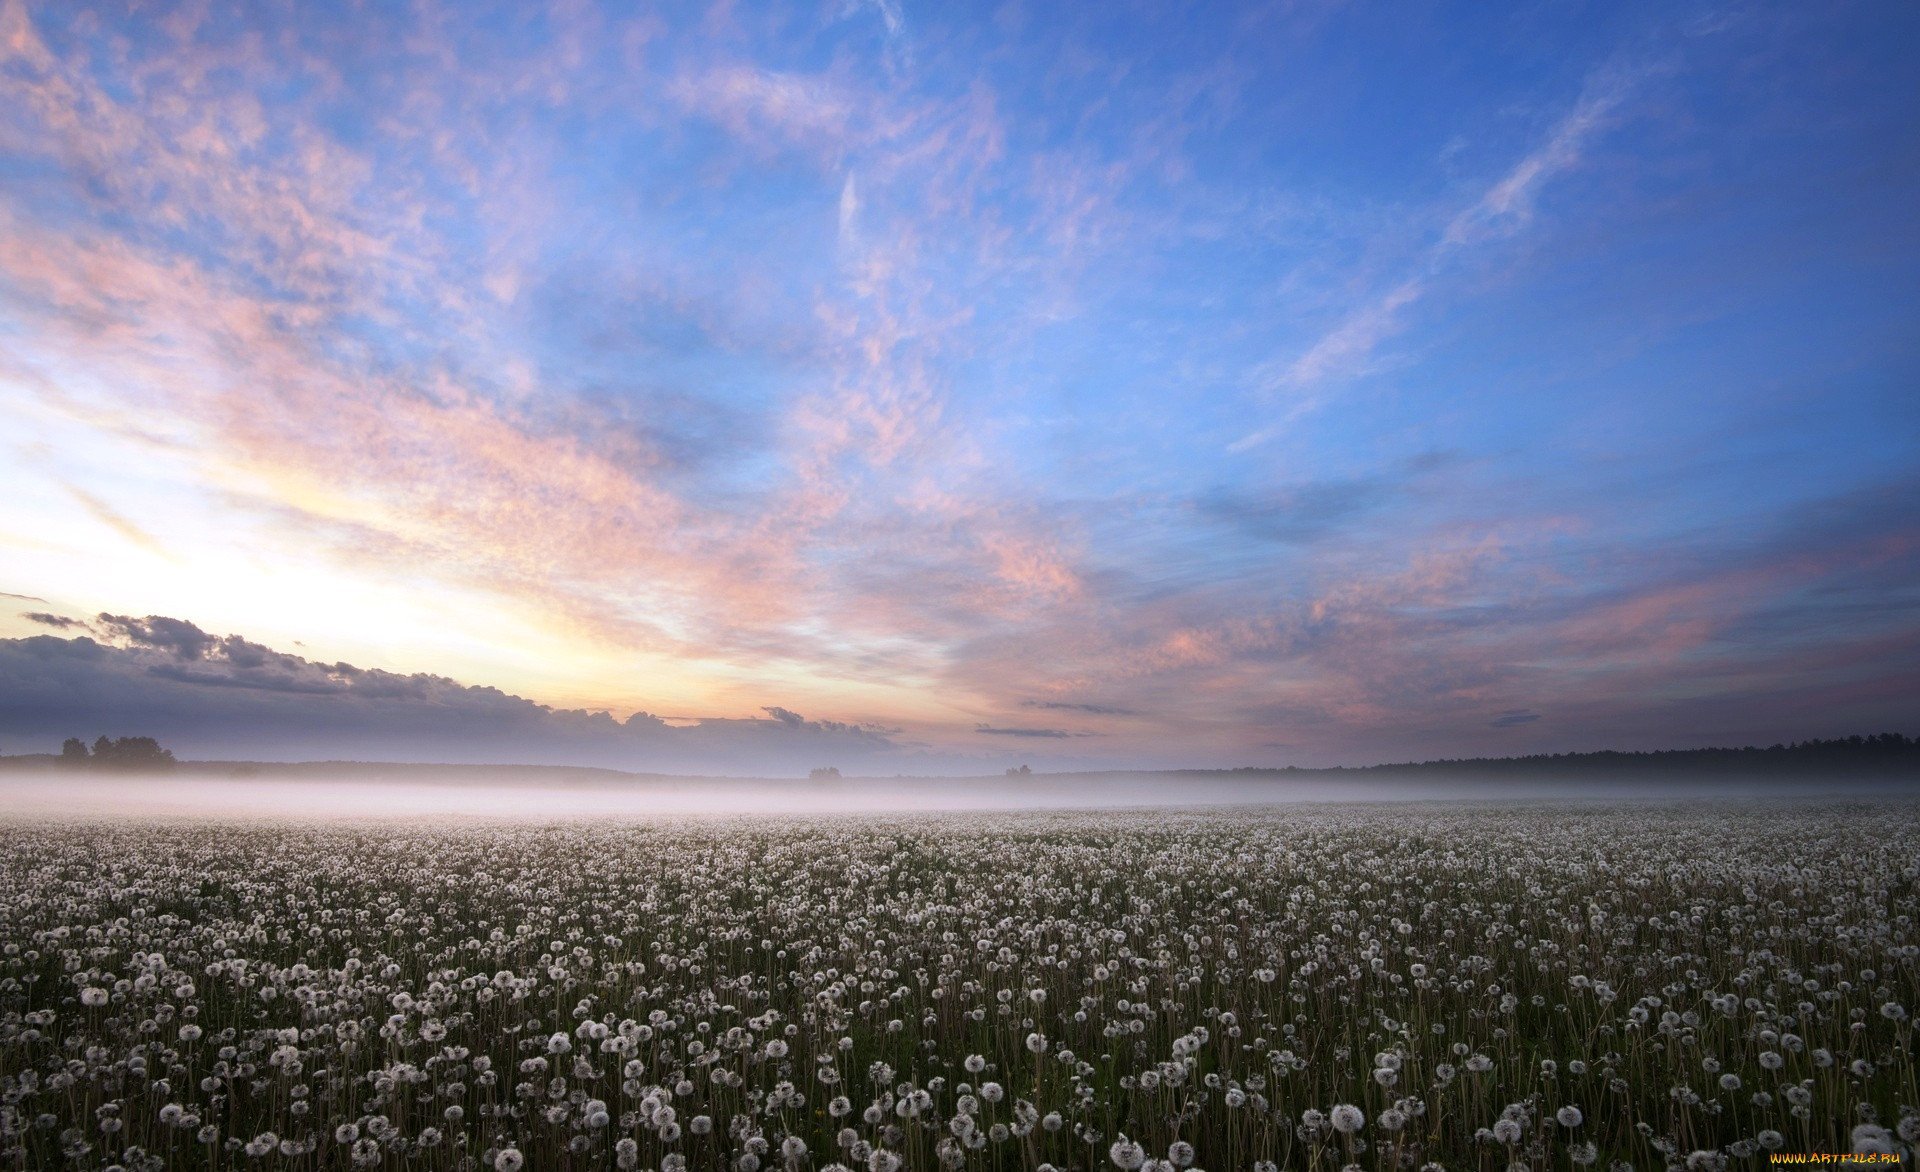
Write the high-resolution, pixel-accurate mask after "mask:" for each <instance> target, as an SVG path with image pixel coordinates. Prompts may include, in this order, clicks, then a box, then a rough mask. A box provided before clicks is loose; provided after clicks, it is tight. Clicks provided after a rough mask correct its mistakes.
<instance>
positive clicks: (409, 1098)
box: [0, 802, 1920, 1172]
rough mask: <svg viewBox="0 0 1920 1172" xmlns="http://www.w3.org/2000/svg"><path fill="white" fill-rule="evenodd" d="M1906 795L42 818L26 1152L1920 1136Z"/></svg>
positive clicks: (30, 946) (1642, 1144)
mask: <svg viewBox="0 0 1920 1172" xmlns="http://www.w3.org/2000/svg"><path fill="white" fill-rule="evenodd" d="M1916 812H1917V811H1916V807H1915V806H1914V805H1912V804H1911V803H1899V802H1875V803H1857V804H1851V805H1837V804H1833V803H1826V804H1819V805H1814V804H1797V805H1796V804H1789V803H1749V804H1748V805H1747V806H1745V807H1736V806H1732V805H1727V804H1707V803H1699V804H1665V805H1659V804H1619V805H1612V806H1602V805H1582V804H1579V803H1565V804H1508V805H1504V806H1503V805H1490V804H1454V805H1445V804H1430V805H1418V804H1400V805H1391V806H1390V805H1346V806H1321V807H1308V806H1295V807H1278V808H1268V809H1238V810H1221V811H1192V812H1172V811H1166V810H1154V811H1135V812H1126V811H1114V812H1090V811H1081V812H1057V813H1045V812H1025V813H1017V814H1013V813H1008V814H983V813H955V814H947V815H942V816H912V815H878V814H876V815H867V816H855V815H845V814H841V815H835V816H831V817H826V816H820V817H802V816H791V817H783V818H780V819H757V820H699V819H678V820H661V821H655V822H605V821H596V820H593V819H592V818H591V817H590V816H584V812H582V813H583V816H580V817H575V818H572V819H570V820H567V821H561V822H555V823H552V824H546V825H505V824H480V825H474V824H468V825H454V824H447V823H437V822H433V821H430V820H418V821H405V822H393V821H383V822H373V823H348V822H337V821H336V822H327V821H315V822H310V823H298V822H293V821H288V822H284V823H275V824H260V823H247V822H236V821H224V822H216V821H185V820H170V821H158V822H156V821H141V822H137V823H136V822H132V821H128V822H114V821H111V820H93V819H89V820H84V821H73V820H59V819H15V820H13V821H11V822H8V823H5V824H0V1092H4V1094H3V1099H0V1168H8V1169H68V1168H72V1169H101V1168H124V1169H162V1168H166V1169H172V1168H219V1169H228V1168H258V1169H313V1168H391V1169H399V1168H408V1169H447V1170H453V1169H490V1170H497V1172H519V1170H522V1169H530V1170H534V1172H540V1170H544V1169H589V1168H593V1169H599V1168H618V1169H653V1170H658V1172H683V1170H686V1169H738V1170H740V1172H756V1170H773V1169H833V1168H840V1169H870V1170H872V1172H894V1170H899V1169H936V1168H980V1169H1012V1168H1023V1169H1027V1168H1048V1167H1052V1168H1055V1169H1089V1170H1091V1169H1112V1168H1120V1169H1126V1170H1129V1172H1131V1170H1134V1169H1151V1170H1154V1172H1164V1170H1165V1169H1168V1168H1203V1169H1214V1170H1216V1172H1218V1170H1220V1169H1235V1170H1246V1169H1252V1170H1255V1172H1268V1170H1271V1169H1275V1168H1290V1169H1291V1168H1322V1169H1330V1170H1333V1169H1344V1168H1361V1169H1397V1168H1407V1169H1424V1168H1434V1167H1443V1168H1458V1169H1519V1168H1524V1169H1547V1168H1568V1167H1571V1168H1581V1167H1597V1168H1615V1169H1624V1168H1627V1167H1631V1168H1635V1169H1664V1168H1672V1167H1679V1168H1686V1169H1717V1168H1740V1167H1764V1166H1766V1164H1767V1161H1768V1157H1769V1155H1770V1154H1772V1153H1775V1152H1780V1153H1797V1152H1807V1151H1853V1150H1860V1151H1881V1152H1885V1151H1896V1150H1909V1151H1910V1150H1911V1149H1912V1147H1913V1146H1914V1144H1915V1141H1916V1137H1920V1114H1916V1108H1920V1090H1916V1083H1915V1067H1914V1061H1913V1056H1912V1048H1911V1043H1912V1037H1913V1024H1912V1021H1911V1019H1910V1016H1909V1010H1910V1009H1911V1008H1912V1007H1914V1006H1915V1005H1916V1002H1920V927H1917V926H1916V924H1915V915H1916V913H1917V912H1920V819H1916V817H1915V813H1916ZM1909 1158H1910V1157H1909Z"/></svg>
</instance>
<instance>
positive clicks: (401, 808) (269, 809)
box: [0, 765, 1920, 824]
mask: <svg viewBox="0 0 1920 1172" xmlns="http://www.w3.org/2000/svg"><path fill="white" fill-rule="evenodd" d="M243 768H246V769H248V771H250V772H254V773H256V774H258V773H262V772H274V773H276V774H277V775H275V776H270V777H259V776H254V777H235V776H234V775H233V774H234V772H235V770H234V769H233V768H232V767H229V768H225V769H220V770H218V771H214V772H206V773H200V772H196V771H195V769H194V768H193V767H192V766H187V767H184V768H181V769H178V770H176V771H173V772H171V773H168V774H165V775H159V776H152V775H145V776H131V777H122V776H115V775H113V774H87V775H80V776H74V775H72V774H62V773H56V772H53V771H50V770H49V771H36V772H27V771H21V770H10V771H0V809H4V810H5V811H6V812H7V815H8V816H11V817H28V818H33V817H65V818H75V819H132V820H138V819H142V818H156V817H159V818H172V819H189V820H192V819H212V820H235V819H238V820H260V821H269V822H271V821H275V820H286V819H291V820H303V821H304V820H357V819H373V820H380V819H405V820H409V821H416V822H428V821H431V822H446V821H452V822H460V821H482V822H497V823H505V824H541V823H547V822H571V821H579V822H607V823H619V822H645V821H648V820H654V819H662V818H686V817H702V818H741V817H749V818H750V817H755V816H760V815H787V814H792V815H827V814H838V815H848V816H854V817H858V816H860V815H864V814H898V813H913V812H919V813H938V812H948V811H953V812H959V811H979V812H991V811H1013V810H1075V809H1079V810H1095V809H1119V808H1139V807H1155V808H1164V809H1169V810H1178V809H1200V808H1206V807H1217V806H1244V807H1285V806H1300V805H1320V804H1326V803H1354V802H1359V803H1378V802H1461V801H1472V802H1483V803H1495V804H1498V805H1501V806H1511V805H1515V804H1522V803H1524V804H1529V805H1545V806H1552V805H1555V804H1594V803H1608V802H1623V801H1625V802H1638V803H1649V802H1650V803H1656V804H1657V803H1669V802H1733V801H1742V800H1771V801H1774V802H1779V801H1785V800H1799V801H1822V800H1827V801H1832V800H1839V799H1845V798H1862V797H1897V796H1902V795H1913V794H1915V793H1920V776H1912V775H1909V776H1904V777H1867V778H1860V777H1850V778H1849V777H1839V778H1831V779H1824V780H1823V779H1817V778H1816V779H1808V778H1804V777H1795V778H1787V779H1782V778H1768V777H1738V776H1735V777H1718V778H1704V779H1702V778H1696V779H1691V780H1684V781H1678V782H1676V781H1674V780H1672V779H1664V780H1647V779H1635V778H1618V779H1612V780H1605V779H1599V780H1595V779H1585V780H1580V781H1573V782H1569V781H1567V780H1565V779H1551V778H1547V779H1527V778H1513V777H1480V778H1472V777H1467V778H1441V779H1435V778H1427V779H1413V780H1410V779H1380V778H1364V777H1362V778H1353V779H1344V780H1329V779H1325V778H1313V779H1305V780H1294V779H1287V778H1284V777H1273V776H1256V777H1249V778H1242V779H1234V778H1207V777H1195V776H1192V775H1181V774H1177V773H1166V774H1157V775H1156V774H1151V773H1126V774H1095V775H1069V776H1048V775H1044V774H1036V775H1032V776H1025V777H1018V778H1009V777H1004V776H998V777H994V776H989V777H967V778H936V777H902V778H838V779H832V780H824V781H821V780H804V779H793V778H769V779H753V778H737V777H728V778H713V777H704V778H703V777H672V778H634V777H626V778H621V777H594V776H591V775H589V776H586V777H569V776H567V775H566V772H565V771H556V770H551V769H549V770H535V769H528V770H524V771H517V770H514V769H512V768H510V767H509V768H494V769H489V770H487V771H485V772H484V773H482V772H477V771H471V770H463V769H461V768H459V767H457V766H440V767H431V768H429V769H424V770H423V769H408V768H407V767H404V766H401V767H393V766H389V767H385V768H383V767H380V766H358V767H347V768H337V769H336V770H335V771H333V772H330V771H329V768H328V767H327V766H325V765H317V766H301V767H295V768H290V769H284V770H280V771H274V770H272V768H271V767H259V766H254V767H243ZM422 773H426V774H429V775H430V776H429V777H428V778H422V777H421V776H420V775H421V774H422Z"/></svg>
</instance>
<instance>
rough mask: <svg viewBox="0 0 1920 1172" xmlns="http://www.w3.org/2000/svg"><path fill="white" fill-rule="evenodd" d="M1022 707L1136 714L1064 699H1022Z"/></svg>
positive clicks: (1115, 714)
mask: <svg viewBox="0 0 1920 1172" xmlns="http://www.w3.org/2000/svg"><path fill="white" fill-rule="evenodd" d="M1020 707H1022V708H1043V709H1051V710H1054V711H1059V712H1086V713H1091V714H1092V715H1094V716H1138V715H1139V713H1137V712H1135V711H1134V710H1133V709H1131V708H1116V707H1113V706H1111V705H1107V704H1075V703H1071V702H1069V701H1066V700H1022V701H1020Z"/></svg>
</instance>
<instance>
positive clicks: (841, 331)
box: [0, 0, 1920, 774]
mask: <svg viewBox="0 0 1920 1172" xmlns="http://www.w3.org/2000/svg"><path fill="white" fill-rule="evenodd" d="M1917 51H1920V9H1917V8H1915V6H1913V5H1911V4H1904V3H1893V2H1887V3H1834V4H1819V5H1809V4H1804V3H1797V2H1794V3H1780V4H1765V3H1753V4H1727V3H1690V2H1682V3H1657V4H1653V3H1649V4H1634V3H1604V4H1600V3H1596V4H1579V3H1569V2H1560V0H1556V2H1552V3H1538V4H1474V5H1439V4H1361V3H1351V4H1342V3H1314V2H1300V3H1274V4H1257V5H1235V4H1230V3H1218V4H1214V3H1209V4H1197V5H1174V4H1132V3H1112V4H1087V5H1071V4H1069V5H1058V4H1049V5H1029V4H1023V3H1020V2H1018V0H1006V2H1004V3H996V4H986V5H970V4H940V5H926V4H915V3H910V2H906V0H870V2H864V3H863V2H858V0H855V2H843V0H825V2H821V3H800V4H787V3H767V4H748V3H727V2H725V0H720V2H717V3H706V4H692V5H679V4H664V5H660V6H634V5H628V4H606V5H601V4H597V3H593V2H591V0H552V2H551V3H548V4H547V5H545V6H544V7H542V6H540V5H537V4H502V5H488V4H483V3H459V4H453V3H435V2H430V0H410V2H408V3H404V4H384V3H376V2H372V0H368V2H360V3H349V4H337V5H296V4H292V3H286V2H272V0H270V2H249V3H237V4H226V3H218V2H212V0H210V2H203V3H187V4H180V5H169V4H153V3H142V4H124V3H122V4H87V3H65V2H62V3H44V4H40V3H23V2H22V0H0V461H4V463H3V464H0V477H3V479H4V482H5V485H6V489H5V491H4V493H0V603H3V604H5V605H4V606H0V750H3V751H7V752H27V751H49V750H51V749H53V748H55V747H56V746H57V744H58V742H59V741H60V739H62V738H63V737H65V736H68V735H80V736H83V737H86V738H88V739H90V738H91V737H92V736H94V735H97V734H102V733H104V734H109V735H157V736H159V737H160V738H161V739H162V740H163V741H164V742H166V743H168V744H171V745H174V746H175V747H176V748H177V749H178V750H179V751H180V752H181V754H182V755H183V756H191V757H198V758H210V757H235V756H244V757H253V758H260V759H312V758H359V759H365V758H370V757H380V758H385V759H399V760H448V761H462V760H476V761H478V760H486V761H507V760H537V761H543V762H548V761H550V762H569V763H581V764H597V765H613V766H618V767H625V768H634V769H643V770H648V769H662V770H676V771H709V772H717V773H743V774H778V773H782V772H784V771H791V770H793V769H796V768H798V769H802V770H804V768H805V767H807V766H811V765H826V764H834V765H837V766H840V767H842V768H844V769H846V771H847V772H849V773H855V772H864V773H879V774H887V773H894V772H906V773H914V772H922V773H925V772H940V771H953V770H961V771H966V770H975V769H977V770H984V771H998V769H999V768H1001V767H1003V766H1007V765H1012V764H1015V763H1019V762H1031V763H1032V764H1033V765H1034V766H1035V767H1036V768H1041V769H1045V768H1066V767H1085V766H1089V765H1115V766H1139V767H1160V766H1173V765H1186V766H1227V765H1286V764H1299V765H1322V764H1334V763H1348V764H1360V763H1369V762H1377V761H1394V760H1413V759H1426V758H1436V757H1458V756H1474V755H1509V754H1518V753H1532V752H1551V751H1574V750H1583V749H1595V748H1668V747H1684V746H1691V745H1709V744H1743V743H1762V744H1765V743H1772V742H1774V741H1780V740H1794V739H1800V738H1805V737H1813V736H1832V735H1844V734H1848V733H1855V732H1873V731H1880V730H1883V729H1885V730H1897V731H1906V732H1916V731H1920V722H1917V720H1916V718H1917V717H1920V706H1917V705H1916V701H1915V698H1916V697H1920V406H1917V405H1916V404H1920V394H1916V392H1917V391H1920V328H1917V323H1920V211H1917V210H1916V209H1920V198H1916V195H1915V192H1916V190H1920V87H1916V86H1915V85H1914V84H1913V78H1912V67H1911V63H1912V61H1913V60H1914V58H1915V55H1916V52H1917Z"/></svg>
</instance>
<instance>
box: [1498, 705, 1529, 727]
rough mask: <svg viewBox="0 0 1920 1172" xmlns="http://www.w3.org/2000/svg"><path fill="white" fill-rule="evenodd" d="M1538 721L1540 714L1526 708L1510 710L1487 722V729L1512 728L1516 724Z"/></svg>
mask: <svg viewBox="0 0 1920 1172" xmlns="http://www.w3.org/2000/svg"><path fill="white" fill-rule="evenodd" d="M1539 719H1540V714H1539V713H1538V712H1535V711H1533V710H1532V709H1528V708H1510V709H1508V710H1507V711H1505V712H1502V713H1500V714H1499V715H1498V716H1495V717H1494V718H1493V719H1492V720H1489V721H1488V722H1487V727H1489V728H1512V727H1513V726H1514V725H1516V724H1531V723H1533V722H1534V721H1536V720H1539Z"/></svg>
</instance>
